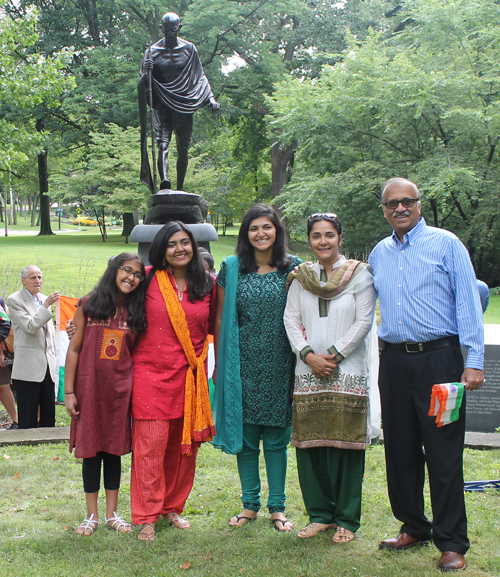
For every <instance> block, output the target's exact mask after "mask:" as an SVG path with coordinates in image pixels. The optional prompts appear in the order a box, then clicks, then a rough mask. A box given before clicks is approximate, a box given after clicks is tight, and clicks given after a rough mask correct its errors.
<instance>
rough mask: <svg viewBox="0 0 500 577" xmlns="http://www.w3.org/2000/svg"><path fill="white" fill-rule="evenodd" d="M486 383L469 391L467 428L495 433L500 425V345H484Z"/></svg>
mask: <svg viewBox="0 0 500 577" xmlns="http://www.w3.org/2000/svg"><path fill="white" fill-rule="evenodd" d="M484 378H485V383H484V384H483V386H482V387H481V388H480V389H478V390H477V391H469V392H467V413H466V415H467V416H466V421H465V423H466V429H467V431H475V432H478V433H494V432H495V429H496V428H497V427H500V345H485V347H484Z"/></svg>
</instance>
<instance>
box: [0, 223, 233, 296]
mask: <svg viewBox="0 0 500 577" xmlns="http://www.w3.org/2000/svg"><path fill="white" fill-rule="evenodd" d="M235 246H236V238H235V237H234V236H225V237H223V236H220V237H219V241H218V242H213V243H211V249H212V253H213V255H214V258H215V265H216V267H217V268H218V267H219V265H220V263H221V262H222V260H223V259H224V258H226V257H227V256H229V255H230V254H233V253H234V247H235ZM123 251H130V252H137V243H130V244H125V238H124V237H123V236H121V235H120V233H117V232H116V233H111V234H110V235H109V236H108V240H107V241H106V242H102V239H101V235H100V234H99V233H98V232H96V231H94V230H92V231H90V230H89V231H85V232H81V233H79V232H73V233H59V234H56V235H53V236H21V235H12V236H8V237H0V294H1V295H9V294H11V293H12V292H14V291H15V290H18V288H19V287H20V280H19V272H20V271H21V269H22V268H23V267H24V266H25V265H27V264H36V265H37V266H39V267H40V268H41V269H42V272H43V276H44V286H43V289H42V290H43V292H44V293H45V294H49V293H50V292H52V291H54V290H59V291H60V292H61V294H64V295H67V296H75V297H79V296H82V295H84V294H85V293H87V292H88V291H89V290H90V289H91V288H92V287H93V286H94V284H95V283H96V281H97V280H98V279H99V278H100V276H101V275H102V274H103V272H104V271H105V270H106V266H107V263H108V260H109V258H110V257H112V256H114V255H116V254H119V253H120V252H123Z"/></svg>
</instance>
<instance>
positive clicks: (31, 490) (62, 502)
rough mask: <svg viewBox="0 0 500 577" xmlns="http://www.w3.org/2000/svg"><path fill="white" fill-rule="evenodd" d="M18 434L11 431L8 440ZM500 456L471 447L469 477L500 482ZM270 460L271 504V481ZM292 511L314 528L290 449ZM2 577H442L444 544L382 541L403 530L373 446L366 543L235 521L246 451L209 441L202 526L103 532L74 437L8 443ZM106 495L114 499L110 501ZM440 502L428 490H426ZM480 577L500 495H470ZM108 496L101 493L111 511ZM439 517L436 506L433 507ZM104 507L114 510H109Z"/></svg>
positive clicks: (202, 466) (2, 454) (495, 554)
mask: <svg viewBox="0 0 500 577" xmlns="http://www.w3.org/2000/svg"><path fill="white" fill-rule="evenodd" d="M8 434H9V433H8V432H5V433H1V435H8ZM499 460H500V451H484V452H481V451H473V450H466V451H465V478H466V480H479V479H497V478H498V466H499ZM261 466H262V479H263V487H262V491H263V502H264V504H265V501H266V498H267V483H266V478H265V473H264V468H263V462H261ZM288 469H289V470H288V481H287V495H288V500H287V515H288V517H289V519H290V520H291V521H292V522H293V523H294V525H295V528H296V529H297V530H299V529H301V528H302V527H304V526H305V525H307V523H308V519H307V517H306V515H305V511H304V506H303V502H302V498H301V494H300V488H299V484H298V479H297V468H296V460H295V451H294V449H293V448H291V450H290V458H289V467H288ZM0 478H1V479H2V481H1V485H2V494H1V496H0V575H2V576H8V575H16V576H19V577H24V576H25V577H33V576H36V577H43V576H47V577H49V576H50V577H63V576H68V577H69V576H71V577H74V576H89V577H90V576H96V577H98V576H105V577H126V576H138V575H145V576H148V575H159V576H180V575H185V574H186V572H185V570H184V569H181V568H180V566H181V565H182V564H184V563H185V562H186V561H188V563H189V564H190V568H189V570H188V573H187V574H188V575H189V574H190V575H193V576H199V577H202V576H207V577H208V576H210V577H219V576H220V577H226V576H227V577H232V576H237V575H243V576H245V575H246V576H251V577H270V576H284V577H285V576H286V577H313V576H317V577H323V576H324V577H332V576H338V577H342V576H345V577H353V576H364V577H370V576H373V577H379V576H388V577H400V576H408V577H415V576H418V577H420V576H421V577H430V576H435V575H438V572H437V569H436V563H437V561H438V559H439V552H438V550H437V549H436V548H435V547H434V546H432V545H428V546H424V547H420V548H414V549H411V550H409V551H406V552H402V553H391V552H388V551H379V550H378V542H379V541H380V540H381V539H382V538H384V537H387V536H394V535H396V534H397V532H398V530H399V524H398V522H397V521H396V520H395V519H394V517H393V516H392V513H391V510H390V506H389V501H388V498H387V489H386V483H385V466H384V456H383V449H382V447H374V448H371V449H369V450H368V451H367V458H366V472H365V481H364V496H363V515H362V520H361V523H362V524H361V528H360V530H359V531H358V533H357V537H356V539H355V541H353V542H352V543H350V544H343V545H333V544H332V540H331V538H332V536H333V533H332V532H329V533H324V534H321V535H318V536H317V537H315V538H313V539H299V538H297V536H296V533H291V534H280V533H278V532H277V531H274V530H273V528H272V525H271V523H270V522H269V520H268V515H267V510H266V509H264V508H263V509H262V511H261V513H260V516H259V519H258V520H257V521H256V522H255V523H251V524H250V525H248V526H247V527H240V528H237V529H231V528H230V527H229V526H228V524H227V522H228V520H229V518H230V517H231V516H233V515H234V514H236V513H237V512H239V511H240V509H241V504H240V500H239V481H238V474H237V469H236V460H235V458H234V457H231V456H228V455H225V454H223V453H221V452H220V451H216V450H215V449H213V448H212V447H211V446H210V445H208V444H207V445H203V446H202V448H201V450H200V454H199V458H198V466H197V473H196V479H195V485H194V488H193V490H192V492H191V496H190V498H189V500H188V502H187V506H186V510H185V516H186V518H187V519H189V521H190V523H191V525H192V527H191V529H189V530H185V531H181V530H179V529H174V528H171V527H169V526H167V524H166V523H165V522H163V521H160V522H159V524H158V532H157V537H156V540H155V541H154V542H153V543H141V542H139V540H138V539H137V532H134V533H133V534H132V535H124V534H117V533H115V532H113V531H111V530H110V529H109V528H107V527H106V526H104V525H102V526H100V527H99V528H98V530H97V531H96V533H95V534H94V535H93V536H92V537H88V538H87V537H80V536H78V535H76V534H75V533H74V529H75V527H76V526H77V525H78V524H79V523H80V522H81V521H82V519H83V517H84V516H85V502H84V494H83V490H82V487H81V463H80V462H78V461H77V460H76V459H75V458H74V457H73V456H72V455H70V454H69V452H68V447H67V444H58V445H40V446H31V447H29V446H25V447H22V446H14V447H2V448H1V450H0ZM129 490H130V457H129V456H127V457H124V458H123V473H122V490H121V495H120V506H119V511H120V512H121V514H122V515H123V516H124V517H125V518H126V519H128V520H130V498H129ZM101 499H102V496H101ZM426 500H427V503H428V493H427V491H426ZM466 502H467V511H468V518H469V537H470V539H471V543H472V547H471V550H470V552H469V554H468V555H467V562H468V565H469V566H468V569H467V575H468V576H469V577H479V576H484V577H486V576H488V577H493V576H498V575H499V574H500V540H499V538H498V537H499V530H500V516H499V514H498V511H499V508H500V494H499V493H497V492H494V491H491V492H488V493H477V494H469V493H466ZM103 505H104V500H103V499H102V500H101V507H100V509H101V511H103ZM427 513H428V515H429V516H431V512H430V511H429V510H428V511H427ZM102 514H104V513H102Z"/></svg>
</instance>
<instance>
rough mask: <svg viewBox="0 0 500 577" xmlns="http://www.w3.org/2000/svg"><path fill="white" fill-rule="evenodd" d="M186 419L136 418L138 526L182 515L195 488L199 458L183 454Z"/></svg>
mask: <svg viewBox="0 0 500 577" xmlns="http://www.w3.org/2000/svg"><path fill="white" fill-rule="evenodd" d="M183 421H184V419H183V418H180V419H172V420H170V421H159V420H151V421H144V420H140V419H133V422H132V474H131V479H130V501H131V508H132V522H133V523H134V525H140V524H143V523H155V522H156V521H157V520H158V518H159V517H160V515H166V514H167V513H170V512H172V511H175V513H178V514H180V513H182V511H183V509H184V505H185V504H186V500H187V498H188V497H189V493H190V492H191V489H192V488H193V482H194V472H195V468H196V455H197V453H198V447H195V449H194V450H193V454H192V455H189V456H183V455H181V441H182V426H183Z"/></svg>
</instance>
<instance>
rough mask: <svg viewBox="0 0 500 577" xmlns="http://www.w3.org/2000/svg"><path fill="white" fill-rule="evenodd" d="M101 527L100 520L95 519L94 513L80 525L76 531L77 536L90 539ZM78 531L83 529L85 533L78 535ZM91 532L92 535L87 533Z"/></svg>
mask: <svg viewBox="0 0 500 577" xmlns="http://www.w3.org/2000/svg"><path fill="white" fill-rule="evenodd" d="M97 527H99V519H94V513H92V515H90V517H88V518H85V519H84V520H83V521H82V522H81V523H80V525H78V527H77V528H76V529H75V533H76V534H77V535H83V536H84V537H90V536H91V535H93V534H94V531H95V530H96V529H97ZM78 529H83V533H77V530H78ZM87 531H90V533H87Z"/></svg>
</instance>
